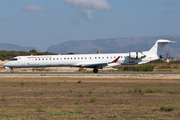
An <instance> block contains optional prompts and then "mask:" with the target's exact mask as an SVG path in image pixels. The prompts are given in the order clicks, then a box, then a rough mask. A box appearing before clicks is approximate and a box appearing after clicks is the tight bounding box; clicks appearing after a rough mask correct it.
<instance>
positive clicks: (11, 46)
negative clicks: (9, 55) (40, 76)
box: [0, 43, 41, 52]
mask: <svg viewBox="0 0 180 120" xmlns="http://www.w3.org/2000/svg"><path fill="white" fill-rule="evenodd" d="M32 49H35V50H36V51H38V52H41V51H40V50H39V49H38V48H35V47H22V46H19V45H15V44H8V43H0V50H6V51H27V52H29V51H30V50H32Z"/></svg>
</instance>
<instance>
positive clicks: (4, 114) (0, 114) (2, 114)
mask: <svg viewBox="0 0 180 120" xmlns="http://www.w3.org/2000/svg"><path fill="white" fill-rule="evenodd" d="M0 116H8V114H6V113H0Z"/></svg>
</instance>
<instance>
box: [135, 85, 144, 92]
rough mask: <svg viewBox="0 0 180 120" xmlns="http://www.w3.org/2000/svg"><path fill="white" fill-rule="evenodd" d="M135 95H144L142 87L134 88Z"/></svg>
mask: <svg viewBox="0 0 180 120" xmlns="http://www.w3.org/2000/svg"><path fill="white" fill-rule="evenodd" d="M134 93H143V91H142V88H141V86H136V87H134Z"/></svg>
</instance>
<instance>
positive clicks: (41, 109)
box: [35, 104, 44, 112]
mask: <svg viewBox="0 0 180 120" xmlns="http://www.w3.org/2000/svg"><path fill="white" fill-rule="evenodd" d="M35 108H36V110H37V111H38V112H44V110H43V109H44V106H43V105H42V104H36V106H35Z"/></svg>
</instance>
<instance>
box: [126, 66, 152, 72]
mask: <svg viewBox="0 0 180 120" xmlns="http://www.w3.org/2000/svg"><path fill="white" fill-rule="evenodd" d="M154 68H155V66H154V65H138V66H125V67H124V68H123V70H124V71H153V70H154Z"/></svg>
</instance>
